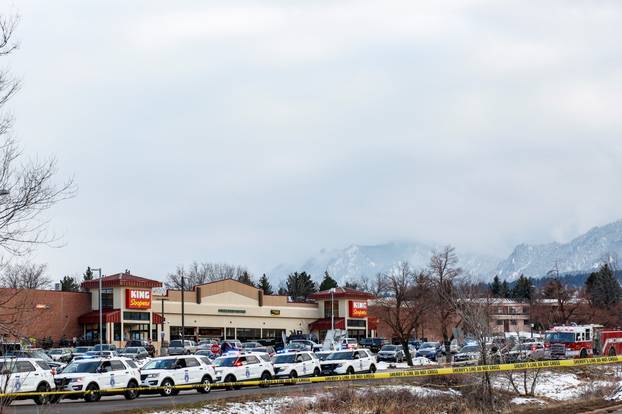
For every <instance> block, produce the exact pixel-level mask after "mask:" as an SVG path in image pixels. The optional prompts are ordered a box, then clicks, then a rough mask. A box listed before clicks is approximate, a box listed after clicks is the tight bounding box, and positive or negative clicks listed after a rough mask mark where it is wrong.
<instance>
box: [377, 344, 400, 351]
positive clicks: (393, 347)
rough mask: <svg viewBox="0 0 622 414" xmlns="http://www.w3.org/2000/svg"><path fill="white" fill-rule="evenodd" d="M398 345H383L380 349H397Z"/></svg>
mask: <svg viewBox="0 0 622 414" xmlns="http://www.w3.org/2000/svg"><path fill="white" fill-rule="evenodd" d="M396 348H397V347H396V346H395V345H385V346H383V347H382V349H381V350H380V352H383V351H395V349H396Z"/></svg>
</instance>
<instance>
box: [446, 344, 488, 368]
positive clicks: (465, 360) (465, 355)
mask: <svg viewBox="0 0 622 414" xmlns="http://www.w3.org/2000/svg"><path fill="white" fill-rule="evenodd" d="M480 358H481V348H480V346H479V345H465V346H463V347H462V348H461V349H460V351H459V352H458V353H456V354H455V355H454V358H453V361H452V363H451V364H452V365H477V364H478V363H479V360H480Z"/></svg>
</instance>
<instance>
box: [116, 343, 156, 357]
mask: <svg viewBox="0 0 622 414" xmlns="http://www.w3.org/2000/svg"><path fill="white" fill-rule="evenodd" d="M119 356H122V357H125V358H129V359H146V358H149V352H147V350H146V349H145V348H143V347H142V346H140V347H139V346H130V347H127V348H125V349H124V350H123V352H119Z"/></svg>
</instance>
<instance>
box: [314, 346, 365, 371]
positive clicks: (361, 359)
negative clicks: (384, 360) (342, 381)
mask: <svg viewBox="0 0 622 414" xmlns="http://www.w3.org/2000/svg"><path fill="white" fill-rule="evenodd" d="M321 366H322V374H324V375H331V374H336V375H352V374H355V373H360V372H372V373H373V372H376V359H375V358H374V356H373V355H372V354H371V352H370V351H369V350H368V349H349V350H346V351H335V352H333V353H331V354H330V355H329V356H328V357H326V359H325V360H324V361H322V363H321Z"/></svg>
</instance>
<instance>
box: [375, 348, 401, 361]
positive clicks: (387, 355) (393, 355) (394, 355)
mask: <svg viewBox="0 0 622 414" xmlns="http://www.w3.org/2000/svg"><path fill="white" fill-rule="evenodd" d="M404 358H405V355H404V347H403V346H402V345H385V346H383V347H382V349H380V352H378V355H376V359H377V360H378V362H380V361H392V362H403V361H404Z"/></svg>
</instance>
